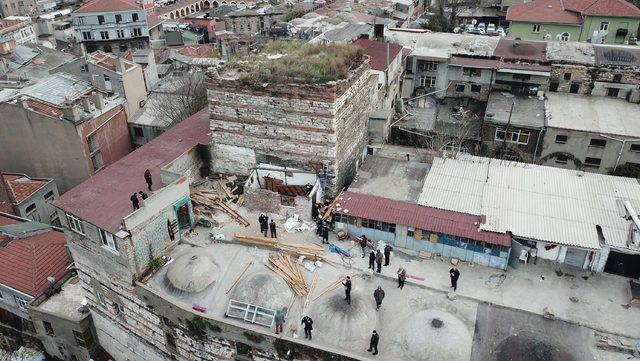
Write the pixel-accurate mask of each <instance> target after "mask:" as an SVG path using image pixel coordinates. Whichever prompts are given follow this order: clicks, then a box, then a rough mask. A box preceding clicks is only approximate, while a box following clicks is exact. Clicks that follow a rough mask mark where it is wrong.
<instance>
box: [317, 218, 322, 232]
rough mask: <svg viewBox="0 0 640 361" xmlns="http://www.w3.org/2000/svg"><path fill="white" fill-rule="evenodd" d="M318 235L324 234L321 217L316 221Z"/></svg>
mask: <svg viewBox="0 0 640 361" xmlns="http://www.w3.org/2000/svg"><path fill="white" fill-rule="evenodd" d="M316 235H317V236H322V219H320V218H318V220H317V221H316Z"/></svg>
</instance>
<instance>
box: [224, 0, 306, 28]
mask: <svg viewBox="0 0 640 361" xmlns="http://www.w3.org/2000/svg"><path fill="white" fill-rule="evenodd" d="M317 7H319V5H318V4H314V3H304V2H301V3H297V4H294V5H288V4H281V5H276V6H272V5H267V6H265V7H262V8H252V9H249V8H241V9H239V10H236V11H233V12H230V13H228V14H227V15H226V16H225V28H226V29H227V30H230V31H233V32H234V33H237V34H256V33H260V34H266V33H267V32H268V31H269V29H271V27H272V26H273V25H275V24H276V23H279V22H281V21H283V20H284V17H285V14H287V13H288V12H290V11H295V12H300V13H307V12H309V11H311V10H313V9H315V8H317Z"/></svg>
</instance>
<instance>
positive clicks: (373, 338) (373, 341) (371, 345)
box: [367, 330, 380, 355]
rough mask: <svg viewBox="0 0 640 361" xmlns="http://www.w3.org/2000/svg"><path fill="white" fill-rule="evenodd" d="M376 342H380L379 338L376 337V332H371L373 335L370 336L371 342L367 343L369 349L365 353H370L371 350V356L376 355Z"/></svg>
mask: <svg viewBox="0 0 640 361" xmlns="http://www.w3.org/2000/svg"><path fill="white" fill-rule="evenodd" d="M378 341H380V336H378V333H377V332H376V330H373V333H372V334H371V341H369V349H368V350H367V351H369V352H371V351H372V350H373V355H377V354H378Z"/></svg>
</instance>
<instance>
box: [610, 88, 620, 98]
mask: <svg viewBox="0 0 640 361" xmlns="http://www.w3.org/2000/svg"><path fill="white" fill-rule="evenodd" d="M618 94H620V89H618V88H607V96H608V97H613V98H617V97H618Z"/></svg>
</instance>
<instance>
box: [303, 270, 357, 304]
mask: <svg viewBox="0 0 640 361" xmlns="http://www.w3.org/2000/svg"><path fill="white" fill-rule="evenodd" d="M347 276H349V275H348V274H346V273H343V274H341V275H340V277H338V279H337V280H335V281H334V282H333V283H331V284H329V285H328V286H327V287H325V288H324V289H322V291H320V293H318V294H317V295H315V296H314V297H313V298H312V299H311V302H313V301H315V300H317V299H318V298H320V296H322V295H324V294H325V293H327V292H329V291H333V290H335V289H336V288H338V286H340V285H342V282H344V281H346V278H347ZM351 276H352V277H351V278H353V275H351ZM353 281H354V280H353V279H352V280H351V282H353Z"/></svg>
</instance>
